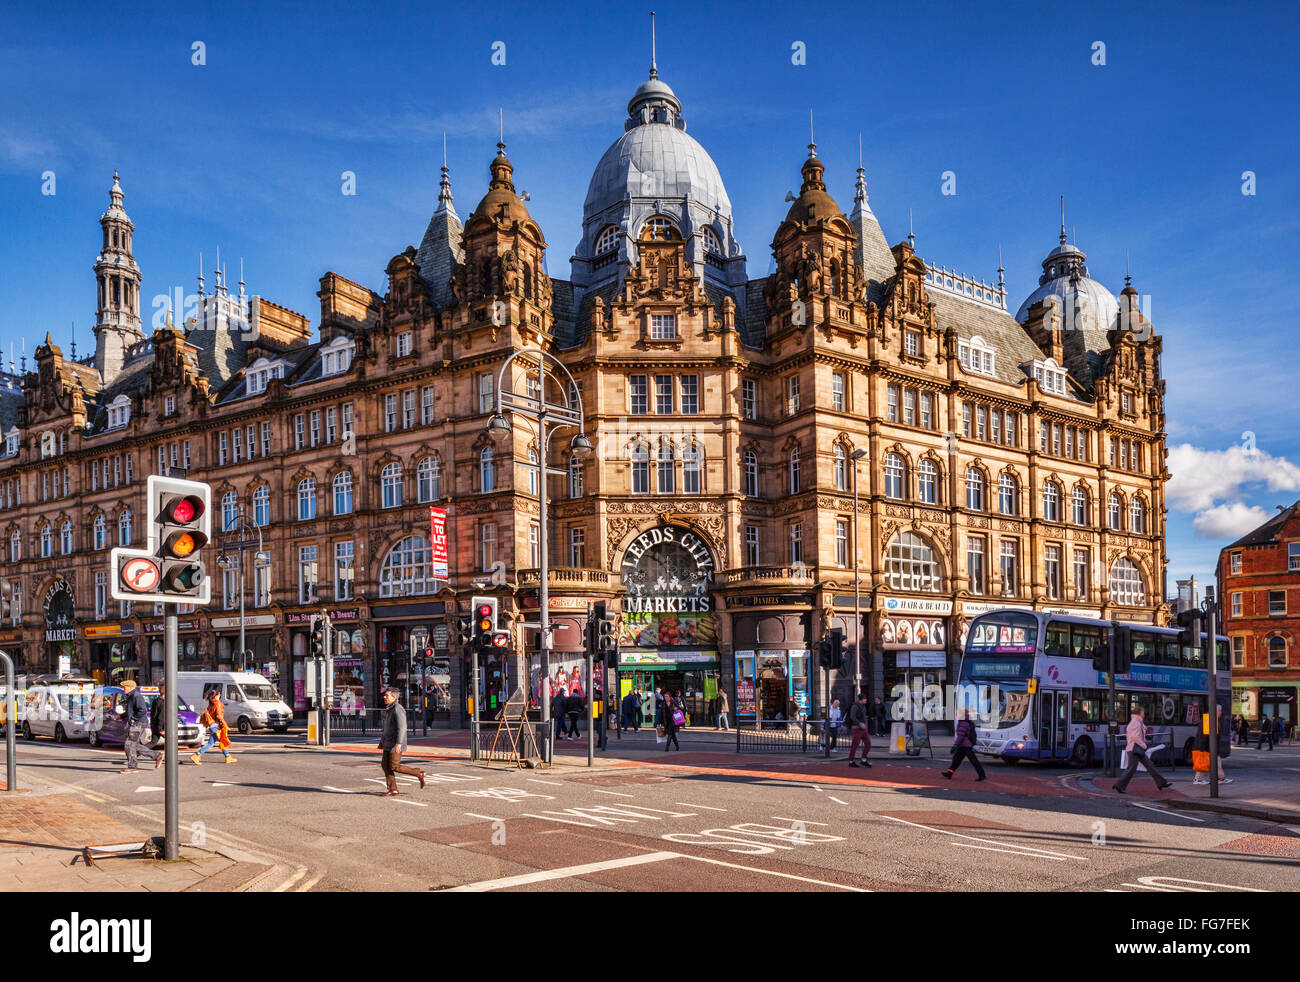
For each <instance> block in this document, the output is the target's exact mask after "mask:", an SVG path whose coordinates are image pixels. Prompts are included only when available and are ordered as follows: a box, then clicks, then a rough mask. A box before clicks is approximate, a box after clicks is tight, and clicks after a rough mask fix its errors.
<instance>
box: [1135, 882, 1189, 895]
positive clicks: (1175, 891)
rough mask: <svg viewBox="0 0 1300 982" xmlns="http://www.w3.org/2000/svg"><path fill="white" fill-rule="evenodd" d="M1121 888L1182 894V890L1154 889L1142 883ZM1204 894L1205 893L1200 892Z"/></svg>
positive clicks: (1170, 888) (1169, 888)
mask: <svg viewBox="0 0 1300 982" xmlns="http://www.w3.org/2000/svg"><path fill="white" fill-rule="evenodd" d="M1120 885H1121V886H1126V887H1132V888H1133V889H1134V890H1154V891H1155V892H1156V893H1182V891H1181V890H1175V889H1173V888H1172V887H1153V886H1146V885H1143V884H1141V883H1122V884H1120ZM1114 892H1115V893H1123V892H1124V891H1123V890H1116V891H1114ZM1198 892H1202V893H1203V892H1204V891H1198Z"/></svg>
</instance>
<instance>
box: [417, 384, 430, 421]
mask: <svg viewBox="0 0 1300 982" xmlns="http://www.w3.org/2000/svg"><path fill="white" fill-rule="evenodd" d="M420 422H421V423H422V424H423V425H425V426H429V425H430V424H431V423H433V386H432V385H426V386H424V388H422V389H421V390H420Z"/></svg>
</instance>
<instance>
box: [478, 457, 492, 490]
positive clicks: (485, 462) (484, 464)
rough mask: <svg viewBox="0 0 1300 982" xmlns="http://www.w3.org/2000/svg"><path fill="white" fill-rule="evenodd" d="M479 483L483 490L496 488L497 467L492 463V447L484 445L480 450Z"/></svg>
mask: <svg viewBox="0 0 1300 982" xmlns="http://www.w3.org/2000/svg"><path fill="white" fill-rule="evenodd" d="M478 483H479V488H480V489H481V490H482V491H485V492H486V491H492V490H495V488H496V467H495V466H494V465H493V463H492V448H491V447H484V448H483V449H482V450H480V451H479V452H478Z"/></svg>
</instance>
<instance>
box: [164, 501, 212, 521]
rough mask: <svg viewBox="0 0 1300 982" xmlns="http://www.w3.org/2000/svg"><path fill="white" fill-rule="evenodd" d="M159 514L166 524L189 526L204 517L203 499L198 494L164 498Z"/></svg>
mask: <svg viewBox="0 0 1300 982" xmlns="http://www.w3.org/2000/svg"><path fill="white" fill-rule="evenodd" d="M159 514H160V516H161V517H162V520H163V521H165V522H176V523H178V524H180V525H188V524H189V523H190V522H193V521H196V520H197V519H199V518H202V517H203V499H202V498H200V497H199V496H198V495H196V494H187V495H173V496H171V497H168V498H164V499H163V503H162V508H161V509H159Z"/></svg>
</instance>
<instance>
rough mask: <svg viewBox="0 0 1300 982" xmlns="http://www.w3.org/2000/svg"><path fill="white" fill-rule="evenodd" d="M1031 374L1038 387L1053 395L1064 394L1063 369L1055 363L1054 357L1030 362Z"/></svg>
mask: <svg viewBox="0 0 1300 982" xmlns="http://www.w3.org/2000/svg"><path fill="white" fill-rule="evenodd" d="M1032 367H1033V375H1034V379H1035V381H1037V382H1038V386H1039V388H1041V389H1042V390H1043V391H1044V392H1051V393H1053V394H1055V395H1062V396H1063V395H1065V369H1064V368H1062V367H1061V366H1060V365H1058V364H1057V363H1056V359H1054V358H1048V359H1047V360H1046V361H1035V362H1033V363H1032Z"/></svg>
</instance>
